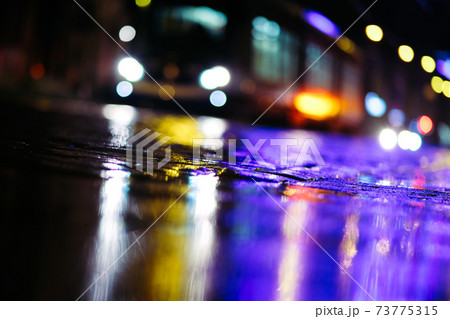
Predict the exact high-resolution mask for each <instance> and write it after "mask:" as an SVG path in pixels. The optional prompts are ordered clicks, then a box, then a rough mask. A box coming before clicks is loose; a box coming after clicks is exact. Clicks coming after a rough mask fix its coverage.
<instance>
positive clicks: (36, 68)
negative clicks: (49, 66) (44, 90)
mask: <svg viewBox="0 0 450 319" xmlns="http://www.w3.org/2000/svg"><path fill="white" fill-rule="evenodd" d="M44 74H45V68H44V65H43V64H42V63H36V64H33V65H32V66H31V68H30V75H31V77H32V78H33V79H34V80H39V79H40V78H42V77H43V76H44Z"/></svg>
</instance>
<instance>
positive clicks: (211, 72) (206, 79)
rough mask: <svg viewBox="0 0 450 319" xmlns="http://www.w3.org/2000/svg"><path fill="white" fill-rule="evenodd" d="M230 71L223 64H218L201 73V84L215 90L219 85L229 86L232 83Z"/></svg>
mask: <svg viewBox="0 0 450 319" xmlns="http://www.w3.org/2000/svg"><path fill="white" fill-rule="evenodd" d="M230 80H231V75H230V72H229V71H228V70H227V69H226V68H224V67H223V66H216V67H214V68H212V69H208V70H205V71H203V72H202V73H201V74H200V79H199V81H200V85H201V87H202V88H204V89H207V90H214V89H216V88H218V87H223V86H227V85H228V83H230Z"/></svg>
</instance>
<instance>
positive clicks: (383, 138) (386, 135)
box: [378, 128, 397, 150]
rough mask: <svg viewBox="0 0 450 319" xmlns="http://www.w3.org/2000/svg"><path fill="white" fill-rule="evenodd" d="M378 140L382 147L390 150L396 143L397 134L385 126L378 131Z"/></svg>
mask: <svg viewBox="0 0 450 319" xmlns="http://www.w3.org/2000/svg"><path fill="white" fill-rule="evenodd" d="M378 140H379V141H380V144H381V146H382V147H383V148H384V149H386V150H391V149H393V148H394V147H395V146H396V145H397V134H396V133H395V131H394V130H391V129H389V128H386V129H384V130H382V131H381V132H380V136H379V137H378Z"/></svg>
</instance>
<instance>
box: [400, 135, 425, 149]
mask: <svg viewBox="0 0 450 319" xmlns="http://www.w3.org/2000/svg"><path fill="white" fill-rule="evenodd" d="M398 146H400V148H401V149H403V150H408V149H409V150H411V151H413V152H415V151H417V150H418V149H419V148H420V147H421V146H422V138H421V137H420V135H419V134H417V133H413V132H410V131H401V132H400V134H399V135H398Z"/></svg>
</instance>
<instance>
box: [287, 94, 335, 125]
mask: <svg viewBox="0 0 450 319" xmlns="http://www.w3.org/2000/svg"><path fill="white" fill-rule="evenodd" d="M294 105H295V108H296V109H297V110H299V111H300V112H301V113H303V114H304V115H306V116H307V117H309V118H311V119H313V120H325V119H328V118H331V117H333V116H336V115H337V114H338V113H339V111H340V103H339V100H338V99H337V98H335V97H333V96H332V95H330V94H328V93H325V92H302V93H299V94H297V95H296V96H295V98H294Z"/></svg>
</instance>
